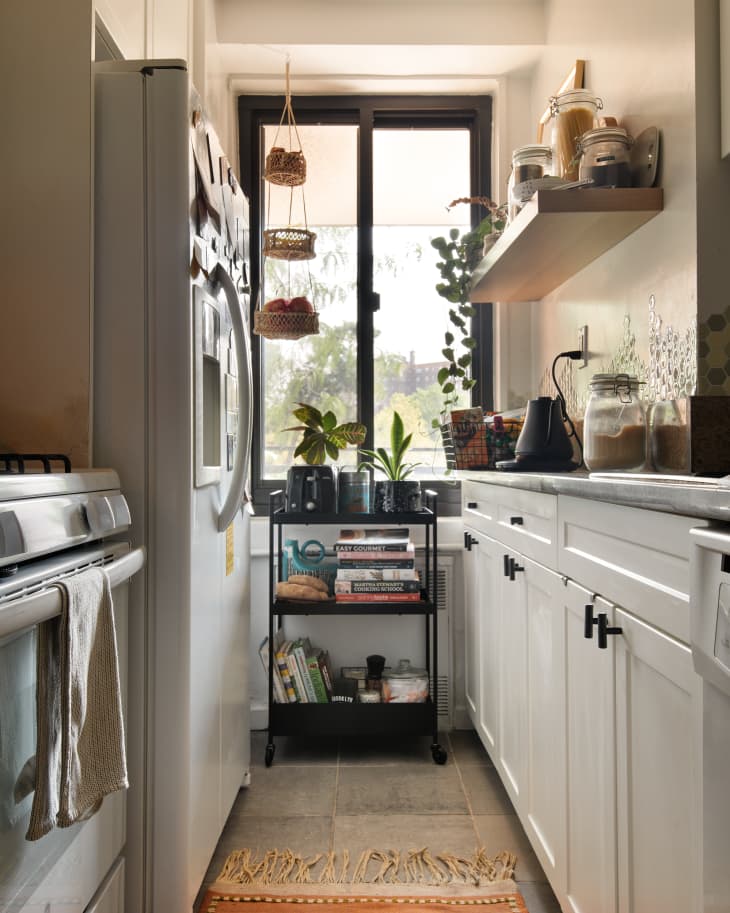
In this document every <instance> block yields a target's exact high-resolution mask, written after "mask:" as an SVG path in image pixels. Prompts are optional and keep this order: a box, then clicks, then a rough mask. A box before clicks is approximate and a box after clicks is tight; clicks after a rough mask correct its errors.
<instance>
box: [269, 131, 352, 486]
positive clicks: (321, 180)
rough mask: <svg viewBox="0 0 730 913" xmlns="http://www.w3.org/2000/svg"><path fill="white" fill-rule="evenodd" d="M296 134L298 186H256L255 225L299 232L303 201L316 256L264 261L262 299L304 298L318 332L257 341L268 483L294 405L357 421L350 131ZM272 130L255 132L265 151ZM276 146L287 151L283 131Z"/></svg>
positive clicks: (281, 466) (291, 436)
mask: <svg viewBox="0 0 730 913" xmlns="http://www.w3.org/2000/svg"><path fill="white" fill-rule="evenodd" d="M298 132H299V138H300V139H301V146H302V151H303V152H304V156H305V158H306V160H307V180H306V183H305V184H304V185H303V187H295V188H293V189H290V188H288V187H279V186H277V185H272V184H269V183H268V182H265V187H264V191H265V198H264V223H265V228H267V229H268V228H281V227H285V226H287V225H292V226H296V227H300V228H303V227H304V226H305V211H304V204H306V225H307V227H308V228H309V229H310V230H311V231H314V232H315V233H316V235H317V238H316V241H315V248H314V249H315V252H316V254H317V256H316V257H315V258H314V259H313V260H302V261H284V260H275V259H272V258H270V257H267V258H266V260H265V263H264V278H263V289H262V302H263V301H268V300H270V299H272V298H285V299H286V298H292V297H296V296H299V295H304V296H306V297H307V298H309V300H310V301H311V302H312V303H313V304H314V306H315V308H316V310H317V312H318V313H319V326H320V331H319V335H317V336H305V337H303V338H301V339H298V340H291V341H289V340H268V339H262V371H263V378H262V384H263V391H264V408H263V410H262V422H263V429H262V432H263V433H262V435H261V440H262V442H263V454H262V468H263V473H262V474H263V477H264V478H269V479H280V478H283V477H284V476H285V475H286V470H287V469H288V467H289V466H290V465H291V463H292V462H293V461H294V457H293V453H294V448H295V447H296V445H297V443H298V442H299V440H300V439H301V432H286V433H283V431H282V429H284V428H290V427H291V426H292V425H297V424H299V423H298V422H297V420H296V419H295V418H294V416H293V415H292V410H293V409H295V408H296V404H297V403H298V402H305V403H310V404H311V405H313V406H316V408H318V409H319V410H320V411H322V412H325V411H326V410H328V409H331V410H332V411H333V412H334V413H335V415H336V416H337V419H338V421H339V422H346V421H355V420H356V419H357V396H356V391H357V375H356V345H357V334H356V321H357V142H358V130H357V127H356V126H350V125H346V126H339V125H337V126H333V125H324V126H321V125H314V126H301V127H299V128H298ZM276 133H277V128H276V127H275V126H272V127H266V128H265V132H264V148H265V149H266V150H267V151H268V150H269V149H270V148H271V146H272V145H274V138H275V136H276ZM276 144H277V145H281V146H285V147H286V148H292V146H291V145H290V142H289V137H288V135H286V131H285V130H282V131H281V132H280V133H279V137H278V139H277V140H276ZM293 148H296V137H294V146H293ZM302 191H304V194H303V193H302ZM303 196H304V201H303V199H302V198H303ZM356 459H357V452H356V451H355V450H354V449H353V448H348V449H347V450H344V451H342V453H341V455H340V459H339V460H338V463H339V464H340V465H348V464H354V463H355V461H356Z"/></svg>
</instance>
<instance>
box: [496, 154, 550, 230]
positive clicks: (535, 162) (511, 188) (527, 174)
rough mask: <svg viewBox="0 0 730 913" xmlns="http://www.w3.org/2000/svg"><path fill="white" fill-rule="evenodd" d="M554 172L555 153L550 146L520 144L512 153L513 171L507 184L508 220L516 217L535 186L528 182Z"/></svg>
mask: <svg viewBox="0 0 730 913" xmlns="http://www.w3.org/2000/svg"><path fill="white" fill-rule="evenodd" d="M552 173H553V153H552V149H551V148H550V146H539V145H531V146H520V147H519V148H518V149H515V151H514V152H513V153H512V173H511V174H510V176H509V182H508V184H507V200H508V210H507V213H508V214H507V220H508V221H509V222H511V221H512V219H514V217H515V216H516V215H517V213H518V212H519V211H520V210H521V209H522V207H523V206H524V205H525V203H526V202H527V200H529V199H530V197H531V196H532V194H533V193H534V190H535V188H533V187H531V186H530V185H529V184H528V182H529V181H536V180H538V179H539V178H542V177H546V176H547V175H550V174H552Z"/></svg>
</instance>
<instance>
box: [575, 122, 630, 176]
mask: <svg viewBox="0 0 730 913" xmlns="http://www.w3.org/2000/svg"><path fill="white" fill-rule="evenodd" d="M633 142H634V141H633V139H632V137H630V136H629V134H628V133H627V132H626V131H625V130H624V129H623V127H596V128H595V129H594V130H588V132H587V133H584V134H583V136H581V138H580V140H579V141H578V154H579V155H580V164H579V166H578V180H580V181H584V180H591V181H592V182H593V184H592V185H591V186H593V187H630V186H631V146H632V144H633Z"/></svg>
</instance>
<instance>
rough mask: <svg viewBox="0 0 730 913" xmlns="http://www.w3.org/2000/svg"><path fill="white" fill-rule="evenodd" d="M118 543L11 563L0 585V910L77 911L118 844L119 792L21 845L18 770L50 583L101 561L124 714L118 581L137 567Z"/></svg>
mask: <svg viewBox="0 0 730 913" xmlns="http://www.w3.org/2000/svg"><path fill="white" fill-rule="evenodd" d="M143 562H144V553H143V552H142V550H139V549H137V550H135V551H133V552H130V550H129V545H128V544H127V543H115V544H114V545H112V546H97V547H93V546H92V547H87V548H82V549H76V550H74V551H73V552H71V553H66V554H65V555H64V557H63V558H60V557H57V556H56V557H51V558H45V559H42V560H41V561H36V562H32V563H29V564H28V565H25V566H21V568H20V570H19V572H18V573H17V574H16V575H14V576H13V578H12V581H0V911H10V910H12V911H14V913H15V911H18V913H20V911H24V913H31V911H32V913H37V911H38V913H55V911H56V910H58V911H59V913H60V911H61V910H63V913H82V911H83V910H84V909H85V907H86V905H87V904H88V902H89V900H90V899H91V897H92V895H93V893H94V891H95V890H96V889H97V887H98V885H99V884H100V882H101V881H102V879H103V877H104V875H105V874H106V872H107V871H108V870H109V868H110V867H111V866H112V864H113V863H114V860H115V859H116V858H117V856H118V855H119V852H120V851H121V849H122V847H123V845H124V835H125V794H124V793H123V792H118V793H115V794H114V795H111V796H108V797H107V798H106V799H105V800H104V802H103V804H102V807H101V809H100V811H99V812H98V813H97V814H96V815H94V816H93V817H92V818H91V819H89V820H88V821H86V822H82V823H80V824H76V825H74V826H72V827H69V828H54V829H53V830H52V831H51V832H50V833H49V834H47V835H46V836H45V837H43V838H41V839H40V840H37V841H35V842H30V841H27V840H26V839H25V834H26V831H27V829H28V822H29V818H30V809H31V805H32V801H33V795H32V793H30V794H27V795H25V797H24V798H19V794H22V793H23V792H27V790H23V788H22V787H23V783H22V780H23V768H24V766H25V763H26V762H27V761H28V760H29V759H30V758H32V757H33V755H34V754H35V748H36V704H35V702H36V648H37V642H38V627H37V625H38V623H39V622H40V621H43V620H44V619H45V618H49V617H52V616H53V615H54V614H58V611H59V609H60V599H59V597H58V590H57V589H56V588H53V587H50V588H49V583H51V582H52V581H53V579H58V578H60V577H63V576H67V575H69V574H72V573H76V572H78V571H80V570H82V569H83V568H85V567H89V566H93V565H104V566H105V567H106V568H107V570H108V572H109V575H110V579H111V582H112V598H113V601H114V616H115V622H116V630H117V646H118V651H119V670H120V677H121V685H122V694H123V702H124V704H125V715H126V677H127V591H128V586H127V583H126V581H127V580H128V578H129V577H130V576H131V575H132V574H133V573H134V572H135V570H138V569H139V567H141V566H142V563H143Z"/></svg>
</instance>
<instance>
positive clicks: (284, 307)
mask: <svg viewBox="0 0 730 913" xmlns="http://www.w3.org/2000/svg"><path fill="white" fill-rule="evenodd" d="M263 309H264V310H265V311H270V312H272V313H278V312H280V311H288V310H289V301H288V300H287V299H286V298H272V299H271V301H267V302H266V304H265V305H264V308H263Z"/></svg>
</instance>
